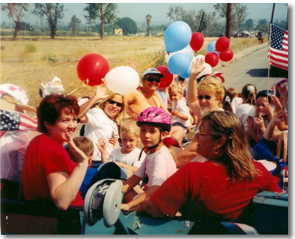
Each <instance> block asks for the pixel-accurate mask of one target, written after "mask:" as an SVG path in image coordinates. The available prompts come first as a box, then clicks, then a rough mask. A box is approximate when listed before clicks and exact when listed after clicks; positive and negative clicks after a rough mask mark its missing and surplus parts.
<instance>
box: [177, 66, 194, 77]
mask: <svg viewBox="0 0 295 239" xmlns="http://www.w3.org/2000/svg"><path fill="white" fill-rule="evenodd" d="M191 69H192V65H190V66H189V68H188V69H187V70H186V72H184V73H182V74H181V75H179V76H180V77H181V78H184V79H186V78H189V75H190V72H191Z"/></svg>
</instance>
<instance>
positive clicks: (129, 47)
mask: <svg viewBox="0 0 295 239" xmlns="http://www.w3.org/2000/svg"><path fill="white" fill-rule="evenodd" d="M213 40H217V38H206V39H205V42H204V45H203V47H202V49H201V50H200V51H198V52H197V54H202V55H206V53H207V51H206V49H207V45H208V43H209V42H211V41H213ZM254 44H257V39H256V38H253V39H245V38H242V39H235V38H231V46H230V48H231V49H232V50H233V51H234V54H238V52H239V51H241V50H242V49H243V48H247V47H249V46H251V45H254ZM0 52H1V75H0V77H1V84H6V83H11V84H15V85H18V86H20V87H21V88H23V89H24V90H25V91H26V92H27V95H28V97H29V99H30V101H29V105H31V106H34V107H36V106H37V105H38V103H39V101H40V99H41V98H40V96H39V93H38V92H39V86H40V83H43V84H44V83H47V82H49V81H51V80H52V79H53V77H55V76H57V77H59V78H60V79H61V81H62V84H63V85H64V88H65V90H66V92H67V93H70V92H72V91H74V92H73V93H72V94H73V95H75V96H77V97H82V96H84V95H85V94H87V93H88V94H89V95H92V94H93V92H90V91H91V90H93V88H94V87H89V86H85V85H83V84H82V82H81V81H80V80H79V78H78V76H77V71H76V67H77V63H78V61H79V60H80V59H81V58H82V57H83V56H84V55H86V54H89V53H97V54H100V55H102V56H103V57H104V58H105V59H106V60H107V61H108V63H109V65H110V69H112V68H115V67H118V66H125V65H128V64H129V62H130V61H136V62H137V70H138V72H139V74H140V76H141V74H142V72H143V71H144V70H145V69H146V68H147V66H149V64H150V63H151V62H153V61H154V60H155V59H157V58H159V57H160V56H163V54H164V53H165V49H164V39H163V37H162V38H158V37H124V36H122V37H117V36H109V37H106V38H104V39H102V40H101V39H99V38H93V37H92V38H79V37H75V38H74V37H69V38H65V37H62V38H61V37H56V39H54V40H51V39H49V38H32V37H19V39H18V40H16V41H12V40H11V37H2V38H1V51H0ZM165 63H166V61H165V57H164V56H163V57H162V58H161V59H160V60H159V61H157V62H155V63H153V64H152V65H150V66H149V67H156V66H159V65H163V64H165ZM219 64H221V63H219ZM89 92H90V93H89Z"/></svg>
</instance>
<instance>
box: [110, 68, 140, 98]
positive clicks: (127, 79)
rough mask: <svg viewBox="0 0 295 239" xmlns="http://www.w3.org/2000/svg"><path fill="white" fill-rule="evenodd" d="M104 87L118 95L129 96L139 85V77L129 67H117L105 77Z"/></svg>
mask: <svg viewBox="0 0 295 239" xmlns="http://www.w3.org/2000/svg"><path fill="white" fill-rule="evenodd" d="M105 85H106V87H107V88H108V89H109V90H111V91H113V92H115V93H118V94H122V95H125V94H129V93H131V92H133V91H135V90H136V89H137V87H138V85H139V75H138V73H137V72H136V70H134V69H133V68H131V67H129V66H119V67H116V68H114V69H112V70H110V71H109V72H108V73H107V74H106V76H105Z"/></svg>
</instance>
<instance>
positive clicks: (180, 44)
mask: <svg viewBox="0 0 295 239" xmlns="http://www.w3.org/2000/svg"><path fill="white" fill-rule="evenodd" d="M164 44H165V49H166V54H165V59H166V61H167V63H168V71H169V72H170V73H171V74H175V75H179V76H180V77H182V78H188V77H189V74H190V70H191V67H192V62H193V61H194V60H195V58H194V51H195V52H196V51H198V50H200V49H201V48H202V46H203V44H204V37H203V35H202V34H201V33H199V32H194V33H192V31H191V29H190V27H189V25H188V24H187V23H185V22H182V21H176V22H173V23H171V24H170V25H169V26H168V27H167V28H166V30H165V33H164Z"/></svg>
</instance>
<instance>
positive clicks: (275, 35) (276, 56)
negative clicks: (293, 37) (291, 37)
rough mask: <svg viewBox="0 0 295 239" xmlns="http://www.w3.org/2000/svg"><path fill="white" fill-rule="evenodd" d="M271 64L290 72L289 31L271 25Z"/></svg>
mask: <svg viewBox="0 0 295 239" xmlns="http://www.w3.org/2000/svg"><path fill="white" fill-rule="evenodd" d="M268 57H269V61H270V64H271V65H273V66H276V67H278V68H281V69H284V70H288V31H286V30H284V29H282V28H279V27H277V26H276V25H273V24H271V30H270V49H269V55H268Z"/></svg>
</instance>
